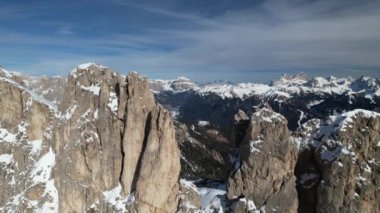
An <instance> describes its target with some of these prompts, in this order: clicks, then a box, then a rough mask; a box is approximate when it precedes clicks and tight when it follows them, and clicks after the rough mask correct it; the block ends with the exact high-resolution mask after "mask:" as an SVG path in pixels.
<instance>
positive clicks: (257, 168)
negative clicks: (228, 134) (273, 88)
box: [227, 108, 298, 212]
mask: <svg viewBox="0 0 380 213" xmlns="http://www.w3.org/2000/svg"><path fill="white" fill-rule="evenodd" d="M240 153H241V166H240V168H239V169H238V170H237V171H236V172H235V173H234V174H233V175H232V176H231V178H230V179H229V180H228V188H227V190H228V193H227V196H228V198H229V199H230V200H236V202H237V203H236V209H235V210H236V211H240V212H245V211H246V210H247V211H248V210H250V211H251V210H252V211H253V210H255V209H265V210H268V211H285V212H297V207H298V200H297V192H296V187H295V179H296V178H295V176H294V174H293V172H294V167H295V164H296V152H295V149H294V145H293V142H292V141H291V140H290V136H289V131H288V128H287V121H286V119H285V118H284V117H283V116H282V115H280V114H278V113H275V112H274V111H272V110H271V109H270V108H262V109H260V110H258V111H257V112H255V113H254V114H253V115H252V117H251V120H250V124H249V127H248V130H247V133H246V135H245V137H244V140H243V142H242V143H241V147H240ZM244 205H246V206H245V207H244ZM253 206H254V207H253ZM239 209H240V210H239Z"/></svg>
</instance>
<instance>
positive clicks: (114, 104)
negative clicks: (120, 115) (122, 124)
mask: <svg viewBox="0 0 380 213" xmlns="http://www.w3.org/2000/svg"><path fill="white" fill-rule="evenodd" d="M107 106H108V107H109V108H110V110H111V111H112V112H114V113H116V112H117V109H118V108H119V103H118V99H117V96H116V93H114V92H110V97H109V100H108V104H107Z"/></svg>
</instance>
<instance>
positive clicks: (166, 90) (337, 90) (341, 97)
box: [150, 73, 380, 130]
mask: <svg viewBox="0 0 380 213" xmlns="http://www.w3.org/2000/svg"><path fill="white" fill-rule="evenodd" d="M174 82H175V84H179V83H181V82H182V81H176V80H174V81H162V80H160V81H155V80H151V81H150V84H151V89H152V90H153V91H154V93H155V95H156V98H157V100H158V101H159V102H160V103H161V104H163V105H164V106H166V107H168V108H169V109H171V110H172V111H173V112H175V114H176V115H177V116H178V117H179V119H180V120H181V121H183V122H193V123H196V122H197V121H198V120H205V121H210V122H211V123H212V124H214V125H217V126H219V127H227V126H228V125H229V123H230V121H231V119H232V117H233V115H234V114H235V113H236V112H237V111H238V110H239V109H242V110H243V111H245V112H246V113H248V114H249V113H250V111H251V109H252V106H260V105H263V104H266V103H269V104H270V105H271V107H272V108H273V109H274V110H275V111H276V112H279V113H282V114H284V116H285V117H286V118H287V119H288V120H289V127H290V129H291V130H295V129H296V128H297V127H299V126H300V125H301V124H302V122H304V121H306V120H308V119H310V118H312V117H318V118H322V117H323V116H328V115H331V114H334V113H339V112H344V111H347V110H352V109H355V108H363V109H368V110H377V108H378V106H379V103H380V102H379V101H380V80H379V79H376V78H371V77H361V78H358V79H353V78H351V77H348V78H335V77H328V78H323V77H314V78H311V79H308V78H307V77H306V75H305V74H303V73H301V74H297V75H295V76H288V75H283V76H282V77H281V78H280V79H278V80H275V81H273V82H271V83H270V84H255V83H239V84H227V83H221V84H215V83H214V84H205V85H197V84H195V83H193V82H190V81H189V80H188V79H186V81H185V84H186V85H191V86H190V87H187V89H183V88H184V87H180V88H181V89H180V90H177V89H176V88H177V87H176V86H174V84H173V83H174ZM152 85H154V86H152ZM157 85H165V86H161V87H159V86H157ZM156 88H161V89H160V90H157V89H156ZM220 114H223V115H224V116H222V117H221V116H218V115H220ZM227 129H228V128H227ZM227 129H225V130H227Z"/></svg>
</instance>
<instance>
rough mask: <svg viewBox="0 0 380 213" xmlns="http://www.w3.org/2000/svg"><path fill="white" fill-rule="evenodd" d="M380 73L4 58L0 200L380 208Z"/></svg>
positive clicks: (96, 207)
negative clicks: (62, 65) (214, 71)
mask: <svg viewBox="0 0 380 213" xmlns="http://www.w3.org/2000/svg"><path fill="white" fill-rule="evenodd" d="M379 107H380V80H379V79H376V78H370V77H361V78H358V79H353V78H349V77H348V78H335V77H328V78H323V77H314V78H311V79H309V78H308V77H307V76H306V75H305V74H302V73H301V74H297V75H295V76H287V75H283V76H282V77H281V78H280V79H278V80H274V81H273V82H271V83H270V84H254V83H240V84H231V83H228V82H213V83H209V84H202V85H199V84H196V83H194V82H192V81H191V80H190V79H187V78H183V77H181V78H178V79H175V80H152V79H146V78H144V77H142V76H141V75H139V74H138V73H136V72H132V73H129V74H128V75H123V74H120V73H117V72H114V71H112V70H111V69H109V68H107V67H105V66H101V65H98V64H95V63H87V64H82V65H78V66H77V67H75V68H74V69H73V70H72V71H71V72H70V73H69V75H68V76H67V77H46V76H44V77H39V76H27V75H23V74H20V73H13V72H8V71H6V70H5V69H4V68H0V189H1V192H2V194H1V195H0V212H156V213H157V212H180V213H184V212H203V213H211V212H380V196H379V195H380V181H379V180H380V178H379V177H380V113H379V112H380V108H379Z"/></svg>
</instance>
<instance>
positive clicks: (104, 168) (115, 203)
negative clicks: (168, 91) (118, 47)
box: [0, 64, 180, 212]
mask: <svg viewBox="0 0 380 213" xmlns="http://www.w3.org/2000/svg"><path fill="white" fill-rule="evenodd" d="M3 73H4V74H3V77H1V79H0V89H1V90H0V91H1V106H2V108H1V110H0V120H1V127H0V128H1V129H0V130H1V134H0V146H1V149H0V150H1V153H0V166H1V167H2V170H1V171H0V173H1V174H0V177H1V178H0V185H1V188H2V192H3V193H4V194H5V195H6V196H0V197H1V198H0V206H1V207H0V208H1V209H0V210H1V211H6V212H9V211H11V212H13V211H17V212H20V211H21V212H22V211H29V210H34V211H37V210H38V209H39V210H41V211H42V212H49V211H50V212H58V211H59V212H83V211H89V212H94V211H95V212H124V211H130V212H174V211H175V210H176V209H177V205H178V199H179V197H178V196H177V195H178V193H179V182H178V180H179V178H178V177H179V173H180V163H179V149H178V146H177V143H176V140H175V129H174V126H173V121H172V119H171V118H170V115H169V113H168V111H166V110H165V109H164V108H162V107H161V106H159V105H157V104H156V103H155V101H154V98H153V94H152V93H151V92H150V90H149V87H148V83H147V81H146V80H145V79H143V78H141V77H140V76H139V75H138V74H136V73H130V74H129V75H128V76H126V77H125V76H123V75H120V74H118V73H115V72H113V71H111V70H110V69H108V68H105V67H102V66H99V65H95V64H88V65H82V66H78V67H77V68H75V69H74V70H73V71H72V72H71V74H70V76H69V77H68V79H67V82H65V84H64V89H63V92H62V96H61V97H56V100H58V101H57V105H55V104H54V102H53V103H52V102H51V101H47V100H46V99H45V98H43V97H42V96H41V95H38V94H36V93H38V91H35V90H34V91H33V92H32V91H31V89H30V88H27V86H28V85H27V84H22V82H21V81H16V80H15V78H16V77H17V76H15V75H13V74H10V73H6V72H5V71H3Z"/></svg>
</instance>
